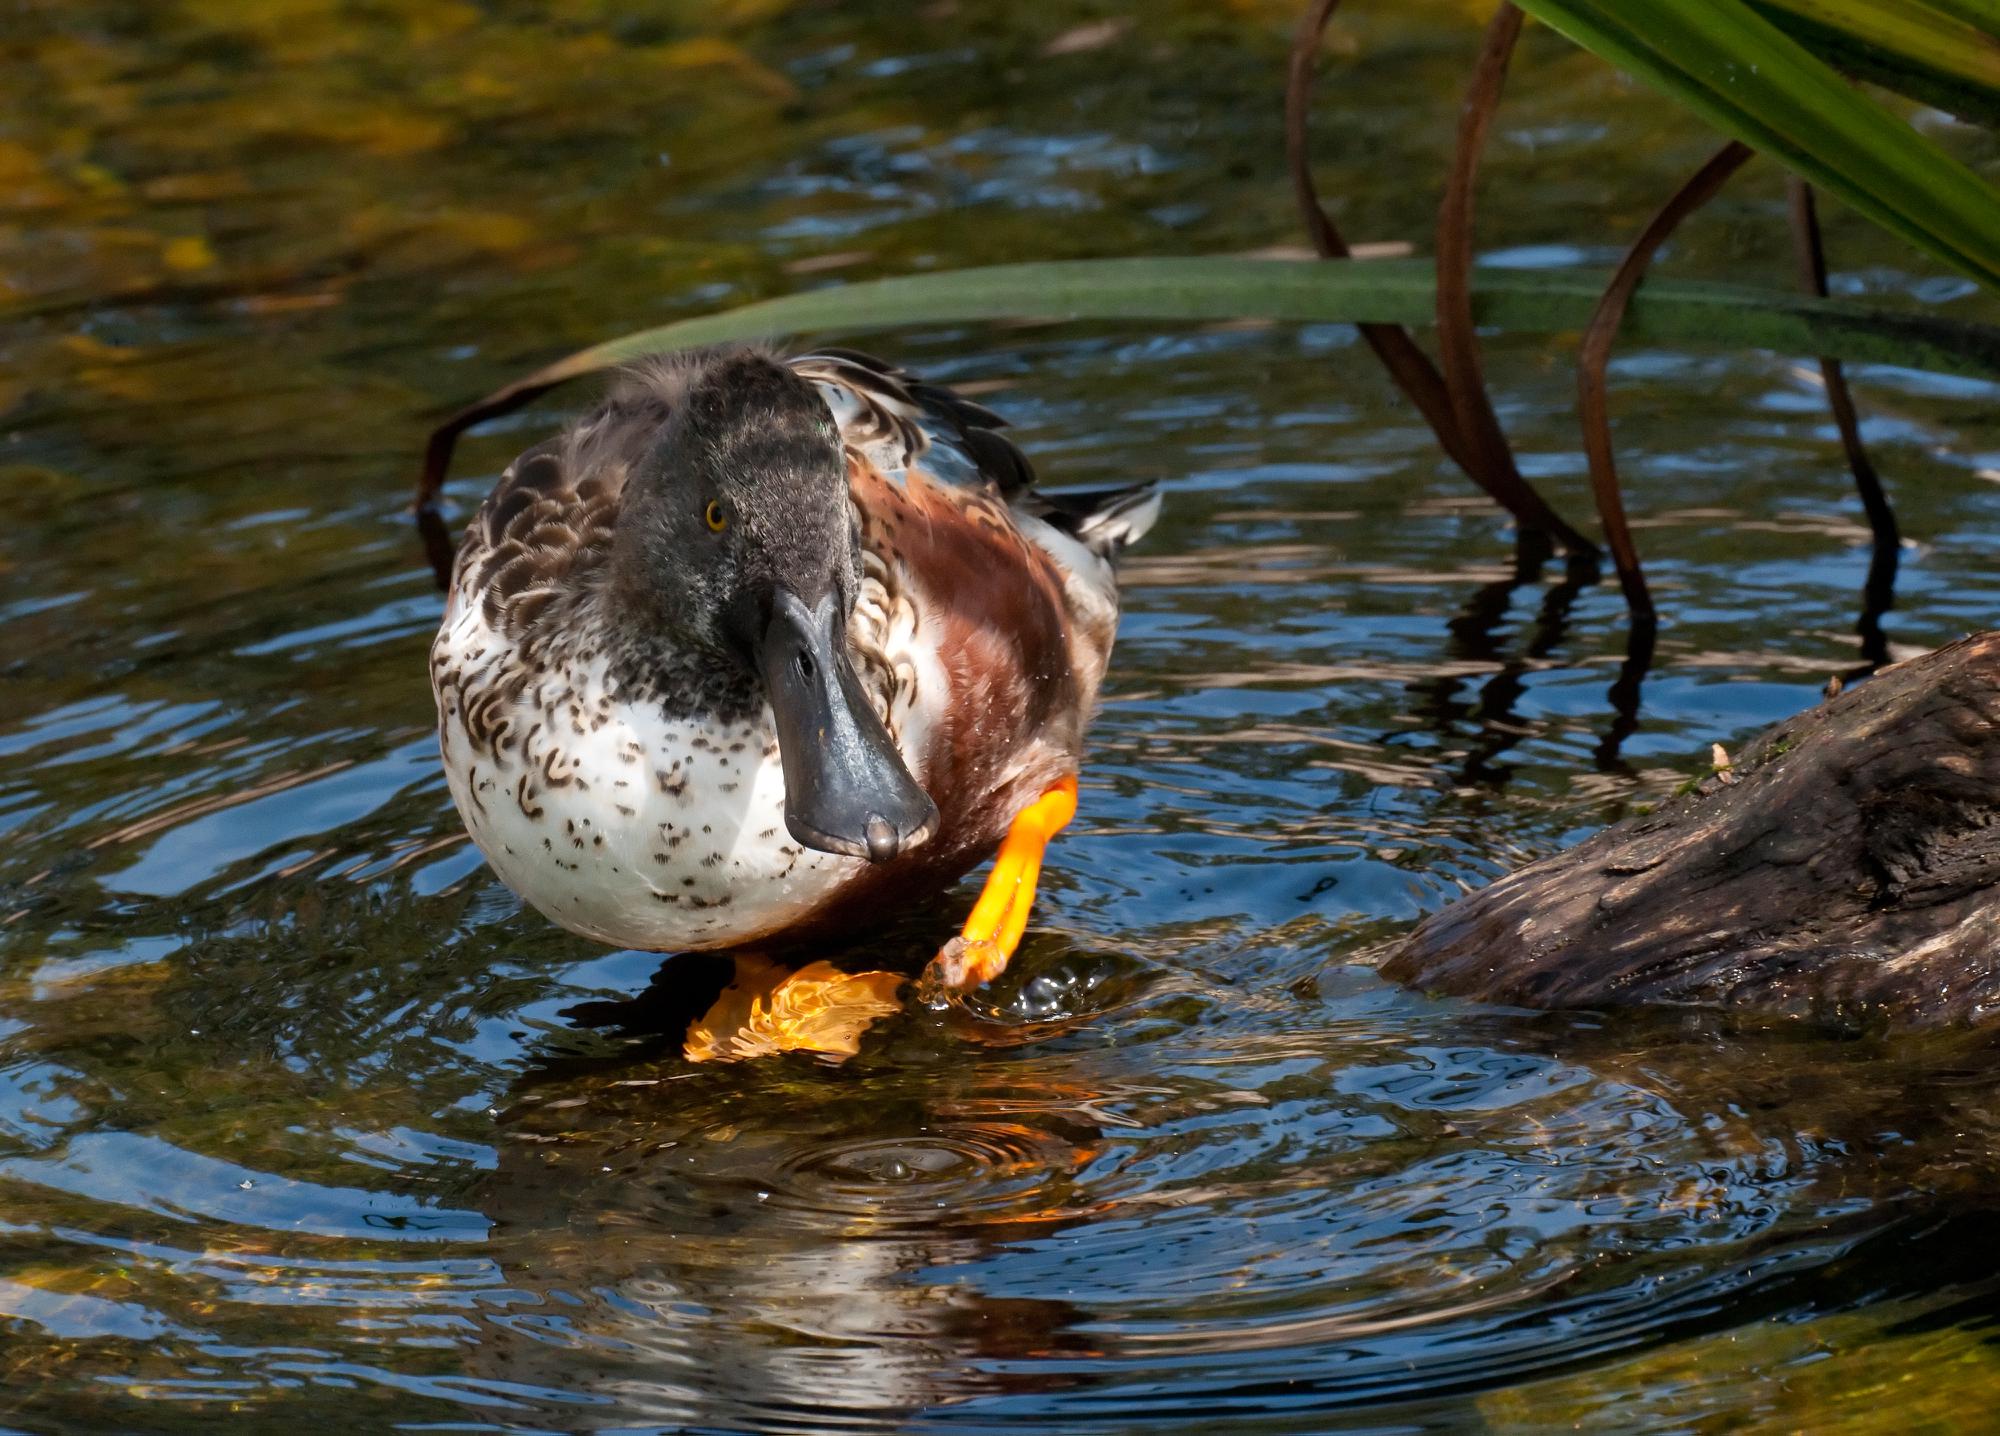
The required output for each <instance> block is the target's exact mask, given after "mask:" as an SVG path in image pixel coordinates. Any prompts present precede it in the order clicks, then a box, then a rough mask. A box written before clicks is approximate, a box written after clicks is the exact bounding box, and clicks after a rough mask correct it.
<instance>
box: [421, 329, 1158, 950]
mask: <svg viewBox="0 0 2000 1436" xmlns="http://www.w3.org/2000/svg"><path fill="white" fill-rule="evenodd" d="M1002 426H1003V421H1002V420H1001V419H1000V418H999V417H998V416H997V415H995V414H993V413H992V412H991V411H990V410H988V409H986V408H984V407H983V406H981V405H979V404H976V403H974V402H972V401H971V400H969V399H966V398H964V397H962V396H960V395H957V394H955V393H953V392H952V391H950V390H949V389H947V388H944V387H942V386H939V385H934V384H927V383H924V382H922V381H920V380H917V379H915V378H913V377H912V376H910V375H909V374H907V373H904V372H903V371H902V370H899V369H896V368H893V367H891V366H890V365H887V364H884V363H882V362H880V361H879V360H876V359H872V358H869V357H867V356H866V355H862V354H858V353H854V352H852V351H848V350H836V349H828V350H822V351H820V352H817V353H812V354H806V355H803V356H800V357H795V358H783V357H780V356H778V355H776V354H774V353H771V352H769V351H766V350H762V349H757V348H731V349H720V350H707V351H698V352H692V353H687V354H682V355H677V356H674V357H671V358H665V359H658V360H653V361H649V362H646V363H643V364H641V365H639V366H638V367H636V368H634V369H632V370H630V371H628V372H627V373H626V374H625V375H624V376H623V377H622V378H621V379H620V381H619V382H618V383H617V384H616V385H615V387H614V388H613V389H612V390H611V392H610V394H609V396H608V398H606V399H605V400H604V402H603V403H602V404H601V405H600V406H599V407H598V408H597V409H596V410H595V411H594V412H591V413H589V414H588V415H586V416H585V417H583V418H581V419H579V420H578V421H577V422H575V423H574V424H573V425H571V427H570V428H569V429H567V430H566V431H565V432H563V433H562V434H560V435H558V436H557V437H555V438H553V439H550V440H548V441H547V442H544V443H541V444H537V445H536V446H535V447H533V448H531V449H529V450H528V451H527V452H526V453H524V454H522V455H521V456H520V457H519V458H518V459H516V460H515V461H514V463H513V464H512V465H511V466H510V467H509V468H508V469H507V471H506V472H505V473H504V474H503V475H502V476H501V478H500V481H499V483H498V484H497V485H496V486H495V488H494V490H493V493H492V495H491V496H490V497H489V498H488V499H487V500H486V502H485V504H484V506H483V507H482V508H481V509H480V510H479V512H478V514H477V515H476V516H475V517H474V518H473V520H472V522H471V525H470V526H469V528H468V529H467V531H466V534H465V538H464V540H463V542H462V544H461V546H460V548H459V551H458V558H457V563H456V566H455V570H454V576H453V581H452V586H451V592H450V597H449V600H448V603H447V607H446V611H445V616H444V623H443V626H442V628H441V629H440V630H439V632H438V636H437V639H436V642H435V643H434V644H433V645H432V648H431V682H432V686H433V689H434V690H435V693H436V696H437V704H438V732H439V738H440V743H441V746H442V749H443V755H444V766H445V771H446V773H447V775H448V777H449V780H450V785H451V793H452V797H453V799H454V800H455V801H456V802H457V804H458V808H459V812H460V813H461V814H462V815H463V817H464V819H465V824H466V827H467V828H468V830H469V831H470V832H471V834H472V837H473V840H474V841H475V842H476V843H477V844H478V845H479V848H480V850H481V851H482V852H483V853H484V854H485V855H486V859H487V861H488V862H489V863H490V864H491V865H492V867H493V869H494V871H496V872H497V873H498V874H499V875H500V877H501V878H502V880H504V881H505V882H506V883H507V885H508V886H509V887H511V888H512V889H513V890H514V891H515V892H516V893H518V894H519V895H520V896H521V897H522V898H523V899H525V900H526V901H527V902H529V903H530V904H532V905H533V906H534V907H536V908H538V909H539V910H540V911H541V912H542V913H544V914H545V915H547V916H548V917H549V918H551V919H553V920H554V921H555V922H557V923H560V924H561V925H562V926H564V927H566V928H568V929H570V930H571V931H573V932H577V933H581V934H583V935H585V936H587V937H591V938H595V939H598V940H600V941H603V942H608V943H614V944H617V945H619V946H624V947H636V948H643V949H653V950H663V951H664V950H684V949H705V948H725V947H740V946H742V945H746V944H758V945H762V944H765V943H771V942H776V941H780V940H789V939H793V938H796V937H799V936H801V935H806V934H817V933H818V932H821V931H827V930H832V929H836V928H842V927H846V928H853V927H855V926H856V925H858V924H859V923H862V922H864V921H866V920H868V919H870V918H879V916H880V915H881V913H882V912H883V911H884V904H885V903H887V902H891V901H900V900H903V899H905V898H907V897H908V896H911V895H913V894H914V893H918V892H922V891H924V890H929V889H937V888H942V887H943V886H945V885H948V884H949V883H951V882H953V881H955V880H956V879H957V878H959V877H960V876H962V875H963V874H965V873H966V872H968V871H970V870H971V869H972V868H974V867H975V866H977V865H978V864H979V863H980V862H982V861H983V860H985V859H986V858H987V857H988V856H989V855H991V854H993V853H994V851H995V849H996V848H997V849H998V850H999V859H998V861H997V863H996V865H995V868H994V871H993V874H992V876H991V878H990V880H989V881H988V882H987V884H986V887H985V890H984V891H983V893H982V894H981V896H980V898H979V900H978V902H977V903H976V905H975V906H974V908H973V911H972V914H971V916H970V918H969V919H968V920H967V921H966V923H965V926H964V928H963V931H962V932H961V933H960V934H959V936H958V937H957V938H955V939H954V940H953V941H951V942H950V943H948V944H947V945H946V946H945V947H944V949H943V950H942V951H941V952H940V953H939V954H938V955H937V957H936V958H935V959H934V960H933V961H932V963H931V964H930V966H929V968H927V969H926V972H925V979H924V980H925V982H926V983H927V984H928V985H929V986H930V987H931V988H932V989H934V990H937V989H946V988H949V989H965V988H969V987H972V986H976V985H978V984H980V983H982V982H985V981H987V980H989V979H991V978H992V977H993V976H995V975H996V974H997V973H999V972H1000V971H1001V969H1002V968H1004V967H1005V965H1006V963H1007V961H1008V958H1009V957H1010V956H1011V954H1012V953H1013V951H1014V949H1015V947H1016V946H1017V945H1018V943H1019V942H1020V940H1021V935H1022V931H1023V929H1024V927H1025V926H1026V923H1027V919H1028V909H1029V906H1030V904H1031V903H1032V901H1033V896H1034V889H1035V882H1036V878H1037V875H1038V873H1039V871H1040V866H1041V861H1042V854H1043V849H1044V847H1045V845H1046V844H1047V842H1048V841H1049V839H1050V838H1051V837H1053V836H1054V835H1055V833H1056V832H1058V831H1059V830H1060V829H1061V828H1062V827H1063V826H1064V825H1065V824H1066V823H1067V822H1068V821H1069V818H1070V816H1071V814H1072V813H1073V812H1074V811H1075V807H1076V773H1077V765H1078V761H1079V759H1080V757H1081V754H1082V749H1083V739H1084V730H1085V728H1086V726H1087V725H1088V723H1089V722H1090V719H1091V717H1092V715H1093V712H1094V710H1095V707H1096V703H1097V693H1098V686H1099V683H1100V682H1101V680H1102V679H1103V676H1104V669H1105V663H1106V661H1107V659H1108V658H1109V656H1110V652H1111V643H1112V636H1113V632H1114V630H1115V628H1116V625H1117V618H1118V590H1117V584H1116V580H1115V577H1114V574H1113V567H1112V560H1113V558H1114V557H1115V556H1116V554H1117V553H1118V551H1119V550H1120V549H1121V548H1123V547H1124V546H1125V545H1126V544H1127V543H1128V542H1130V541H1131V540H1133V539H1135V538H1137V537H1139V536H1140V535H1141V534H1143V533H1144V532H1145V531H1146V529H1147V528H1148V527H1149V526H1150V525H1151V523H1152V521H1153V519H1154V517H1155V516H1156V514H1157V513H1158V508H1159V497H1158V494H1157V493H1156V491H1155V489H1154V486H1153V485H1151V484H1141V485H1138V486H1136V487H1132V488H1123V489H1118V490H1114V491H1098V492H1091V493H1068V494H1061V493H1054V494H1052V493H1043V492H1040V491H1038V490H1037V489H1036V488H1035V480H1034V474H1033V471H1032V470H1031V469H1030V468H1029V465H1028V462H1027V460H1026V459H1025V458H1024V457H1023V456H1022V454H1021V452H1020V451H1019V450H1018V449H1017V448H1016V447H1015V446H1014V445H1013V444H1012V443H1011V442H1009V441H1008V440H1007V439H1005V438H1003V437H1002V436H1001V434H1000V432H999V430H1000V429H1001V427H1002Z"/></svg>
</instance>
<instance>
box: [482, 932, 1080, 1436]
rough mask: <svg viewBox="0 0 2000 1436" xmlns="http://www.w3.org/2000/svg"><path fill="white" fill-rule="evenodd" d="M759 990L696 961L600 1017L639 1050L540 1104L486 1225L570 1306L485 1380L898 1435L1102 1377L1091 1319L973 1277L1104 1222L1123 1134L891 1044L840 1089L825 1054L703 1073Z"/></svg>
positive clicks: (489, 1180) (668, 1411) (487, 1344)
mask: <svg viewBox="0 0 2000 1436" xmlns="http://www.w3.org/2000/svg"><path fill="white" fill-rule="evenodd" d="M744 966H746V965H745V964H740V963H738V964H732V960H731V959H728V958H723V957H717V956H706V955H693V956H689V957H686V958H679V959H673V960H670V961H669V962H668V963H666V964H665V965H664V966H663V968H662V969H661V972H660V973H659V974H658V975H657V976H656V977H655V979H654V981H653V984H652V986H651V987H650V988H649V989H648V990H647V992H645V993H644V994H642V995H641V996H639V997H637V998H635V999H632V1000H629V1001H624V1002H606V1003H592V1004H587V1005H586V1006H584V1007H581V1008H577V1009H572V1010H571V1012H570V1013H569V1014H567V1015H568V1016H570V1017H571V1018H572V1019H573V1020H575V1021H577V1022H578V1023H579V1024H580V1025H587V1026H590V1027H595V1028H600V1029H604V1028H611V1029H618V1030H619V1031H620V1032H621V1034H622V1035H623V1037H624V1038H625V1039H626V1040H627V1041H629V1042H630V1043H631V1044H632V1045H631V1046H630V1047H628V1048H627V1049H626V1050H624V1051H623V1052H621V1053H620V1054H619V1055H617V1056H615V1057H604V1058H592V1057H567V1058H552V1059H548V1060H546V1061H545V1063H544V1065H542V1066H539V1067H537V1068H536V1069H534V1070H532V1071H531V1072H530V1073H529V1074H527V1075H526V1076H525V1077H524V1078H523V1079H522V1080H521V1081H520V1082H519V1083H518V1084H517V1085H516V1087H515V1090H514V1092H513V1094H512V1099H511V1101H510V1102H509V1103H508V1104H507V1106H506V1107H505V1108H504V1110H503V1111H502V1113H501V1116H500V1120H499V1124H498V1131H497V1132H496V1137H495V1145H496V1148H497V1151H498V1162H497V1168H496V1170H494V1171H493V1172H491V1173H489V1174H487V1176H486V1178H485V1179H484V1180H482V1182H481V1187H482V1190H480V1191H479V1192H478V1193H477V1194H476V1197H475V1200H476V1201H477V1204H478V1205H479V1207H480V1208H481V1209H482V1210H484V1211H485V1212H486V1214H487V1215H488V1216H490V1217H491V1218H493V1219H494V1221H495V1234H496V1236H495V1239H496V1243H497V1249H496V1251H495V1253H494V1255H495V1257H496V1259H497V1261H498V1262H499V1264H500V1266H501V1267H502V1268H504V1269H505V1270H507V1271H508V1272H509V1273H510V1274H511V1275H512V1279H513V1280H514V1281H515V1282H516V1283H518V1284H520V1285H523V1286H526V1287H530V1288H533V1287H536V1286H540V1285H542V1284H543V1283H546V1284H547V1285H546V1287H545V1288H544V1289H543V1290H541V1291H540V1292H538V1293H536V1295H537V1296H538V1297H539V1298H540V1299H539V1300H537V1301H536V1302H535V1303H534V1305H533V1307H532V1308H531V1309H532V1310H533V1311H535V1312H536V1313H537V1315H536V1316H535V1317H534V1319H533V1321H532V1322H529V1321H525V1320H524V1321H522V1322H519V1323H517V1324H513V1325H510V1326H507V1327H506V1330H507V1331H512V1332H517V1333H518V1335H519V1337H520V1338H521V1339H520V1340H518V1341H513V1340H509V1339H508V1338H507V1336H506V1335H504V1334H500V1333H495V1334H492V1335H489V1337H488V1339H486V1340H482V1342H481V1343H480V1345H479V1350H480V1352H481V1355H480V1356H479V1357H478V1358H477V1359H478V1360H479V1361H480V1362H481V1364H485V1363H487V1362H491V1363H492V1364H493V1365H494V1368H495V1374H499V1375H504V1376H505V1378H506V1379H507V1380H509V1381H510V1382H528V1383H533V1384H534V1385H537V1386H541V1387H545V1388H548V1389H552V1390H569V1391H576V1390H578V1389H579V1388H582V1389H586V1390H588V1391H590V1392H593V1393H597V1394H598V1395H600V1396H602V1397H604V1398H606V1399H607V1400H608V1401H610V1402H613V1403H615V1405H616V1406H617V1408H618V1410H619V1413H620V1418H621V1420H622V1421H634V1422H658V1423H661V1424H663V1425H667V1426H677V1425H680V1424H682V1423H688V1424H694V1423H702V1424H711V1423H719V1424H725V1425H731V1426H755V1427H757V1428H758V1429H770V1428H778V1429H784V1428H786V1427H789V1426H801V1427H816V1426H821V1425H824V1424H826V1423H828V1422H838V1423H839V1424H842V1425H844V1426H845V1425H860V1426H864V1427H880V1428H883V1429H897V1428H898V1427H899V1426H900V1424H901V1422H902V1420H903V1419H904V1418H906V1417H907V1416H909V1415H910V1414H911V1413H914V1412H916V1411H919V1410H923V1409H928V1408H934V1407H937V1406H939V1405H949V1404H953V1403H956V1402H960V1401H964V1400H968V1399H972V1398H975V1397H981V1396H994V1395H1000V1394H1005V1393H1007V1392H1010V1391H1016V1390H1021V1389H1024V1388H1026V1387H1029V1386H1032V1388H1033V1389H1035V1390H1038V1391H1047V1390H1050V1389H1052V1388H1053V1387H1059V1386H1061V1385H1062V1384H1063V1383H1064V1382H1065V1381H1066V1379H1067V1378H1065V1377H1063V1376H1062V1375H1060V1374H1059V1373H1060V1371H1061V1369H1062V1368H1063V1365H1064V1363H1063V1362H1062V1361H1061V1360H1060V1358H1064V1357H1084V1356H1089V1355H1092V1354H1094V1352H1093V1349H1092V1346H1091V1344H1090V1342H1089V1341H1088V1340H1087V1339H1086V1338H1084V1337H1082V1336H1081V1335H1078V1334H1077V1330H1076V1329H1077V1327H1078V1326H1079V1318H1078V1313H1077V1312H1076V1310H1075V1309H1074V1308H1072V1307H1071V1306H1070V1304H1069V1303H1067V1302H1065V1301H1061V1300H1057V1299H1051V1298H1042V1297H1011V1296H1001V1295H994V1294H992V1293H990V1292H988V1291H984V1290H981V1289H980V1287H979V1286H978V1285H977V1284H976V1283H974V1282H971V1281H966V1280H963V1279H958V1278H955V1277H954V1275H953V1271H954V1269H955V1268H967V1267H973V1266H976V1265H977V1264H978V1263H980V1262H982V1261H983V1260H985V1259H986V1258H988V1257H989V1256H990V1255H991V1254H992V1253H993V1251H994V1250H995V1248H996V1247H998V1246H999V1245H1000V1244H1002V1243H1005V1242H1008V1241H1010V1240H1018V1239H1021V1238H1023V1237H1024V1236H1026V1235H1028V1234H1031V1233H1032V1234H1036V1235H1042V1234H1046V1233H1047V1232H1049V1231H1051V1230H1052V1229H1055V1228H1057V1227H1059V1226H1061V1225H1063V1224H1065V1223H1069V1222H1073V1221H1075V1220H1078V1219H1080V1218H1082V1217H1083V1216H1086V1215H1088V1213H1089V1209H1088V1207H1087V1205H1081V1204H1079V1202H1078V1198H1077V1190H1076V1188H1075V1187H1074V1186H1073V1184H1072V1174H1073V1173H1075V1172H1076V1171H1077V1170H1078V1169H1079V1168H1082V1167H1084V1166H1085V1165H1087V1164H1088V1163H1089V1162H1091V1161H1092V1160H1093V1158H1095V1157H1096V1156H1097V1155H1098V1154H1099V1153H1100V1152H1101V1151H1102V1150H1103V1148H1104V1146H1105V1143H1104V1138H1103V1123H1104V1122H1105V1121H1107V1120H1111V1121H1115V1120H1118V1119H1116V1118H1115V1117H1113V1118H1107V1117H1106V1116H1105V1115H1104V1114H1102V1113H1100V1112H1099V1111H1098V1110H1097V1107H1096V1104H1097V1103H1098V1102H1099V1101H1102V1100H1103V1096H1102V1094H1100V1093H1096V1092H1093V1091H1092V1090H1090V1089H1089V1088H1087V1087H1085V1086H1083V1085H1081V1084H1080V1083H1070V1082H1068V1081H1051V1080H1049V1079H1048V1078H1047V1077H1046V1076H1026V1077H1024V1076H1023V1074H1021V1073H1020V1072H1019V1071H1017V1070H1015V1067H1014V1064H1009V1063H1006V1062H975V1063H967V1062H965V1061H964V1060H963V1053H962V1051H958V1054H957V1055H956V1056H953V1055H951V1054H952V1053H953V1052H954V1051H956V1050H957V1044H956V1043H952V1044H943V1045H939V1044H934V1043H933V1044H928V1045H923V1044H918V1045H920V1046H922V1050H920V1051H918V1052H916V1053H914V1054H912V1053H910V1052H895V1053H889V1054H884V1055H881V1056H879V1057H878V1056H877V1055H876V1053H875V1049H876V1047H877V1045H878V1044H877V1043H876V1042H874V1041H871V1043H870V1055H869V1056H866V1057H863V1058H862V1059H860V1060H859V1061H857V1062H854V1063H849V1064H847V1065H845V1066H843V1067H840V1068H839V1069H838V1070H837V1071H836V1070H835V1069H834V1068H833V1067H832V1066H831V1064H830V1063H826V1062H818V1061H814V1060H812V1059H811V1058H809V1057H807V1056H805V1055H803V1054H800V1055H794V1056H791V1057H785V1058H766V1059H765V1060H759V1061H751V1062H743V1063H740V1064H733V1065H724V1064H718V1063H706V1064H702V1065H691V1064H690V1063H689V1062H687V1061H686V1060H685V1058H684V1057H683V1054H682V1048H683V1046H684V1045H685V1044H686V1042H687V1041H688V1038H687V1033H688V1030H689V1027H690V1024H691V1023H694V1024H697V1026H698V1019H699V1017H700V1015H701V1014H702V1013H703V1011H704V1010H705V1008H706V1005H707V1004H708V1002H709V1000H710V999H711V998H712V997H713V995H714V993H715V992H716V990H717V988H718V987H719V986H720V985H721V984H722V983H723V982H725V981H728V980H732V979H735V978H736V977H738V976H739V969H740V968H741V967H744ZM747 966H748V967H749V968H751V969H752V970H753V971H754V970H756V968H757V964H756V962H755V960H754V959H753V960H752V961H751V963H750V964H747ZM777 970H779V971H782V970H783V969H782V968H779V969H777ZM917 1020H921V1021H933V1022H935V1021H943V1020H946V1019H944V1018H941V1017H935V1016H927V1017H925V1018H922V1019H917ZM926 1062H928V1063H929V1064H931V1065H932V1066H933V1067H934V1069H935V1070H932V1071H929V1072H926V1073H924V1074H923V1080H921V1081H913V1080H911V1071H910V1069H911V1066H912V1064H913V1063H915V1064H917V1065H923V1064H924V1063H926ZM1052 1358H1053V1359H1055V1360H1052ZM1027 1364H1032V1365H1033V1366H1034V1367H1035V1368H1036V1373H1035V1374H1034V1375H1032V1376H1028V1375H1022V1374H1018V1372H1010V1371H1009V1370H1008V1367H1009V1366H1017V1367H1018V1366H1022V1365H1027Z"/></svg>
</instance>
